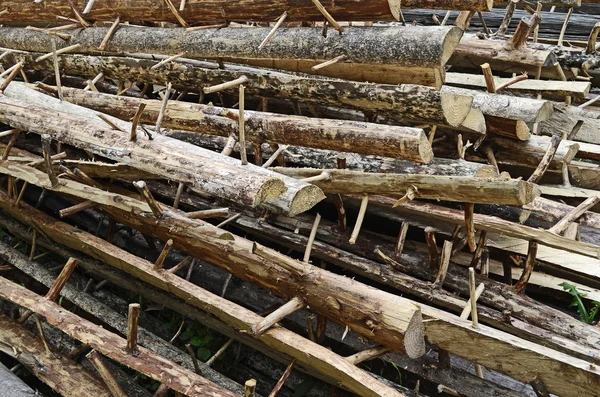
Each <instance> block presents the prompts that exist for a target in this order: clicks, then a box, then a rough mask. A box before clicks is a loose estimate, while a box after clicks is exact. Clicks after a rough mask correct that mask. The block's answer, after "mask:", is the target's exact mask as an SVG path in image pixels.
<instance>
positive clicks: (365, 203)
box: [348, 194, 369, 244]
mask: <svg viewBox="0 0 600 397" xmlns="http://www.w3.org/2000/svg"><path fill="white" fill-rule="evenodd" d="M368 205H369V195H368V194H365V195H364V196H363V198H362V201H361V202H360V209H359V210H358V216H357V218H356V223H355V224H354V230H352V234H351V235H350V240H349V241H348V242H349V243H350V244H356V240H357V239H358V234H359V233H360V228H361V227H362V223H363V220H364V219H365V214H366V212H367V206H368Z"/></svg>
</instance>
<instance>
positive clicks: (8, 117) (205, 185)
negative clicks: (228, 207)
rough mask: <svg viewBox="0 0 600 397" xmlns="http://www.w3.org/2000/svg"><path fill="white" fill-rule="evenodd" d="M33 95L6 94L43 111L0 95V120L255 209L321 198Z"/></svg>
mask: <svg viewBox="0 0 600 397" xmlns="http://www.w3.org/2000/svg"><path fill="white" fill-rule="evenodd" d="M32 92H33V93H32ZM34 93H35V91H34V90H31V89H23V88H21V89H20V90H15V91H14V92H12V93H11V94H9V95H15V96H19V95H25V96H26V97H27V99H28V100H30V101H31V100H33V98H38V99H39V100H41V101H43V103H44V105H45V107H40V106H37V105H32V104H29V103H24V102H21V101H19V100H15V99H9V98H7V97H4V96H3V97H0V102H3V103H4V104H5V105H6V106H2V109H1V111H0V119H2V120H3V122H5V123H7V124H15V125H17V124H19V125H22V127H23V129H24V130H26V131H29V132H38V133H42V134H45V133H50V134H52V135H53V137H54V138H55V139H57V140H59V141H61V142H65V143H68V144H71V145H73V146H76V147H79V148H81V149H86V150H90V151H92V152H95V153H98V154H101V155H103V156H106V157H108V158H110V159H112V160H116V161H120V162H123V163H126V164H129V165H131V166H132V167H135V168H138V169H142V170H144V171H146V172H151V173H155V174H157V175H161V176H163V177H164V178H166V179H170V180H178V181H179V182H184V183H186V184H189V185H191V187H192V189H194V190H196V191H201V192H204V193H209V194H213V195H215V196H217V197H223V198H228V199H230V200H234V201H239V202H241V203H245V204H246V205H249V206H253V207H254V206H257V205H259V204H261V203H264V202H268V201H270V200H273V199H275V198H277V197H278V196H280V195H282V194H285V201H280V202H278V203H279V205H278V207H281V209H282V210H283V211H284V212H289V213H291V214H297V213H300V212H303V211H306V210H307V209H309V208H311V207H312V206H313V205H314V204H316V203H317V202H319V201H321V200H322V199H323V197H324V196H323V193H322V192H321V191H320V190H319V189H318V188H316V187H315V186H312V185H309V184H306V183H302V182H300V183H299V182H298V181H295V180H293V179H291V178H290V179H288V180H285V179H282V178H280V177H279V178H278V177H277V175H276V174H274V173H272V172H270V171H268V170H265V169H263V168H261V167H257V166H254V165H246V166H241V165H240V164H239V162H238V161H237V160H235V159H231V158H228V157H226V156H221V155H218V154H216V153H214V152H210V151H207V150H203V149H200V148H198V147H196V146H193V145H189V144H185V143H183V142H179V141H175V140H173V139H171V138H167V137H164V136H162V135H157V134H155V136H154V138H153V140H151V141H150V140H148V141H138V142H131V141H130V140H129V136H128V135H129V134H124V133H122V132H120V131H115V130H113V129H111V128H106V127H104V126H102V125H101V124H98V121H95V120H94V121H90V119H89V118H85V116H86V115H89V114H90V113H91V114H92V115H93V114H94V113H95V112H93V111H91V110H87V109H85V108H81V107H79V106H76V105H71V104H68V103H65V102H60V101H58V100H56V99H54V98H50V97H47V96H44V95H43V94H40V95H42V96H41V97H40V96H39V95H38V96H36V95H34ZM7 94H8V93H7ZM38 94H39V93H38ZM49 107H53V108H54V109H58V110H59V111H68V112H69V113H62V114H61V113H57V112H56V111H54V112H52V111H49V109H48V108H49ZM27 109H29V110H27ZM77 114H79V115H77ZM92 117H93V116H92ZM67 120H68V121H67ZM123 125H124V126H125V127H126V128H125V130H126V131H128V130H130V128H127V127H129V123H123ZM112 148H119V150H113V149H112ZM165 150H168V154H166V153H165V154H164V155H163V156H161V157H163V158H162V159H161V160H159V161H158V159H157V157H156V155H157V154H158V153H161V152H164V151H165ZM152 159H154V161H153V160H152ZM200 170H201V172H200Z"/></svg>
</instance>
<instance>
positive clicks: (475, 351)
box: [0, 193, 598, 396]
mask: <svg viewBox="0 0 600 397" xmlns="http://www.w3.org/2000/svg"><path fill="white" fill-rule="evenodd" d="M0 196H3V197H2V200H0V205H1V206H2V207H3V209H5V210H6V211H9V212H10V213H11V215H13V216H15V217H17V218H20V219H27V218H29V219H34V218H32V217H31V213H29V214H28V215H29V216H28V217H27V215H25V216H23V214H22V212H23V210H25V209H27V212H30V211H31V210H32V209H31V208H26V206H23V208H21V212H16V211H11V210H10V205H6V204H5V203H6V201H5V196H4V195H3V194H2V193H0ZM32 211H33V212H34V213H36V214H37V216H36V217H35V219H36V223H37V225H38V226H40V227H42V226H43V227H44V228H56V227H58V226H60V228H61V229H63V230H67V229H69V227H68V226H67V225H64V224H61V222H56V221H55V220H54V219H52V218H50V219H48V220H49V221H50V222H42V218H43V217H45V216H44V215H42V214H40V213H39V212H38V211H35V210H32ZM113 215H114V213H113ZM123 215H125V216H127V215H126V214H123ZM120 220H121V219H120ZM123 220H125V219H123ZM138 221H143V220H142V219H140V218H138ZM65 228H66V229H65ZM160 228H161V227H160V223H159V227H158V228H156V229H155V230H154V231H153V232H154V233H156V232H157V231H158V232H159V233H158V234H160V233H161V232H160V230H158V229H160ZM197 229H198V228H196V230H197ZM207 229H212V228H211V227H208V226H207ZM48 230H49V229H48ZM206 231H208V230H206ZM77 234H78V236H79V238H75V239H74V240H71V242H69V241H68V239H65V238H64V237H65V236H64V235H63V236H62V239H61V241H62V242H63V243H67V244H74V245H76V246H77V249H82V248H84V249H85V247H82V245H81V240H80V238H81V237H83V235H82V232H81V231H79V232H78V233H77ZM203 234H205V235H206V233H203ZM52 237H57V236H56V233H55V234H54V235H53V236H52ZM207 237H208V235H207ZM86 240H87V241H88V242H89V241H91V240H94V239H93V238H91V240H90V239H86ZM240 240H242V239H239V238H238V239H237V240H236V241H238V242H239V241H240ZM203 241H206V240H205V239H202V238H200V239H196V238H190V239H189V240H187V242H186V251H188V252H189V253H191V251H195V249H193V247H194V246H198V244H204V243H203ZM98 243H100V242H98ZM102 243H103V244H105V243H104V241H102ZM88 252H90V251H88ZM91 252H93V249H92V250H91ZM102 252H103V253H102V255H103V258H104V259H105V260H109V258H108V257H109V256H111V255H112V254H113V253H114V248H113V249H112V250H109V251H108V252H105V250H102ZM223 252H224V251H223V250H220V251H219V253H218V255H217V256H214V257H213V255H212V254H210V253H208V252H205V254H208V255H205V257H206V258H208V259H209V260H210V261H211V262H214V263H220V261H221V259H220V258H222V257H223ZM246 252H247V250H241V251H239V254H242V253H246ZM98 254H99V253H96V254H94V256H97V255H98ZM239 254H234V253H231V254H230V255H229V256H230V257H231V256H232V255H236V256H237V255H239ZM246 255H247V254H246ZM279 257H280V258H281V260H282V261H285V263H286V265H287V266H292V262H293V261H290V259H289V258H288V259H284V258H286V257H285V256H283V255H280V256H279ZM131 261H136V262H137V261H138V260H137V258H135V259H134V258H129V260H127V261H122V259H119V263H121V265H119V266H122V267H123V266H124V267H128V268H129V269H130V265H131V264H132V262H131ZM233 263H236V262H232V261H228V266H231V265H232V264H233ZM237 263H240V264H242V266H244V265H246V266H247V265H248V261H245V262H237ZM293 263H296V262H293ZM235 267H237V265H236V266H235ZM264 267H265V264H261V266H260V268H261V269H264ZM142 269H143V270H144V272H151V271H152V270H149V269H150V267H149V266H148V265H145V266H144V267H143V268H142ZM142 269H140V270H142ZM269 269H271V270H275V269H276V267H275V266H273V267H269ZM230 270H234V269H233V268H230ZM248 270H250V268H249V267H246V272H248ZM315 271H316V272H319V269H313V272H315ZM246 274H248V273H246ZM137 275H138V276H140V275H141V274H140V273H138V274H137ZM156 276H157V275H154V277H152V281H153V282H154V283H157V284H162V283H164V281H158V280H156ZM166 276H167V275H163V277H166ZM264 276H267V277H269V276H268V275H267V274H264V273H263V277H264ZM148 281H150V280H148ZM257 281H259V280H257ZM264 281H265V279H264V278H262V279H261V280H260V281H259V282H264ZM182 284H183V283H181V281H179V282H178V285H179V286H181V285H182ZM328 284H329V283H328ZM162 285H163V286H164V284H162ZM281 287H282V286H281V283H279V284H277V283H273V285H272V286H271V289H274V288H281ZM169 288H170V289H171V291H172V292H174V293H179V290H178V289H177V287H175V286H173V285H170V286H169ZM304 291H306V290H304ZM353 292H354V293H356V289H354V291H353ZM378 292H379V293H382V292H381V291H378ZM382 294H384V295H389V294H386V293H382ZM307 295H309V294H307ZM307 295H305V296H307ZM191 298H192V299H191V300H190V302H193V301H195V299H197V298H195V297H191ZM388 299H389V300H388ZM394 299H396V296H393V298H392V296H391V295H389V296H388V297H387V298H386V302H391V301H393V300H394ZM316 303H318V302H316ZM363 303H364V300H363ZM423 307H424V308H425V307H426V306H423ZM311 308H313V309H315V308H316V307H315V306H312V304H311ZM398 308H399V306H398V305H395V310H396V311H397V310H398ZM427 311H428V313H429V314H430V315H431V321H430V322H428V323H426V330H427V331H428V332H430V333H431V336H432V338H431V339H433V340H435V342H436V344H439V345H440V346H441V347H442V348H444V349H446V350H448V351H455V350H456V351H459V352H460V355H462V356H464V357H469V358H471V357H473V356H475V358H473V359H474V360H476V361H477V362H478V363H479V364H482V365H484V366H486V367H488V368H493V369H495V368H499V366H501V368H502V371H505V372H508V373H510V374H511V375H512V376H515V377H517V378H521V379H523V378H529V377H531V376H532V375H534V374H535V375H540V376H541V377H542V378H544V381H545V382H546V384H547V385H548V387H549V388H551V390H552V391H553V392H555V393H562V394H564V395H565V396H575V395H578V393H581V392H584V393H589V392H592V390H595V389H594V388H595V387H596V386H595V385H596V383H597V382H598V379H597V376H598V374H596V373H595V370H591V369H589V365H588V364H586V363H584V362H582V361H581V360H577V359H574V358H572V357H568V356H566V355H564V354H561V353H557V352H555V351H552V350H549V349H546V348H542V347H540V346H538V345H535V344H532V343H529V342H525V341H523V340H520V339H518V338H515V337H509V336H507V335H506V334H504V333H502V332H500V331H497V330H493V329H490V328H488V327H485V326H481V327H480V328H479V329H472V328H471V327H470V325H467V324H465V323H464V321H459V320H458V319H456V318H455V317H454V316H452V315H449V314H447V313H444V312H441V311H439V310H436V309H433V308H429V307H427ZM222 314H223V313H222ZM379 325H383V324H381V323H379ZM270 332H272V331H269V332H267V333H265V334H264V335H269V333H270ZM442 333H443V334H445V335H446V337H445V338H441V334H442ZM451 334H457V335H458V336H459V337H460V338H458V339H454V338H450V339H449V338H448V335H451ZM377 335H378V333H377V332H375V337H377ZM380 336H381V335H380ZM371 338H373V335H371ZM509 340H510V341H509ZM486 342H490V343H493V344H494V346H496V348H497V349H499V350H500V351H502V352H503V354H501V355H494V356H493V357H488V356H481V355H480V354H479V353H480V349H481V346H484V345H485V344H486ZM514 354H517V355H519V356H520V357H527V359H526V360H525V359H524V360H521V361H515V360H513V359H512V358H511V359H510V364H509V362H502V363H499V361H498V360H500V361H502V359H501V358H503V357H512V356H513V355H514ZM504 361H505V360H504ZM532 362H533V363H535V365H533V366H532V364H531V363H532ZM559 368H561V370H560V371H559V370H558V369H559ZM557 373H558V374H564V375H565V376H567V377H568V378H569V379H573V377H576V376H580V377H582V378H583V379H585V382H578V383H569V384H566V383H565V381H563V380H562V379H558V378H557ZM575 386H577V387H575ZM592 393H593V392H592Z"/></svg>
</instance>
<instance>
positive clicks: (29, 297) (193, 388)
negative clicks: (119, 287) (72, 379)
mask: <svg viewBox="0 0 600 397" xmlns="http://www.w3.org/2000/svg"><path fill="white" fill-rule="evenodd" d="M0 296H3V297H4V299H7V300H10V301H11V302H13V303H15V304H17V305H19V306H22V307H25V308H27V309H28V310H31V311H33V312H35V313H37V314H39V315H41V316H43V317H45V318H46V321H47V322H48V324H50V325H53V326H55V327H57V328H59V329H60V330H62V331H63V332H65V333H66V334H67V335H69V336H70V337H72V338H74V339H77V340H79V341H81V342H82V343H85V344H87V345H89V346H90V347H92V348H93V349H95V350H97V351H98V352H101V353H102V354H103V355H105V356H107V357H109V358H111V359H113V360H115V361H117V362H119V363H122V364H124V365H127V366H128V367H130V368H132V369H134V370H136V371H138V372H140V373H142V374H144V375H146V376H148V377H150V378H152V379H154V380H157V381H159V382H161V383H165V382H167V383H168V385H169V388H170V389H172V390H175V391H178V392H180V393H184V394H186V395H189V396H215V397H216V396H228V397H233V396H235V395H236V394H234V393H232V392H230V391H229V390H226V389H223V388H222V387H219V386H217V385H215V384H214V383H212V382H209V381H207V380H206V379H205V378H203V377H201V376H200V375H196V374H195V373H194V372H192V371H189V370H186V369H183V368H181V367H180V366H179V365H177V364H175V363H173V362H170V361H168V360H166V359H164V358H162V357H160V356H158V355H156V354H154V353H152V352H150V351H149V350H148V349H145V348H143V347H140V348H138V351H137V354H136V355H131V354H127V353H126V351H125V349H126V345H127V341H126V340H125V339H124V338H121V337H119V336H117V335H115V334H113V333H111V332H110V331H107V330H105V329H104V328H102V327H100V326H98V325H95V324H94V323H92V322H90V321H88V320H85V319H83V318H81V317H79V316H77V315H76V314H73V313H71V312H69V311H66V310H64V309H63V308H62V307H61V306H59V305H58V304H56V303H54V302H50V301H48V300H47V299H44V298H43V297H41V296H39V295H37V294H35V293H34V292H31V291H29V290H27V289H26V288H24V287H21V286H19V285H17V284H14V283H12V282H10V281H8V280H7V279H5V278H0Z"/></svg>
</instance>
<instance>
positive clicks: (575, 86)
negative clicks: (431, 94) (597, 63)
mask: <svg viewBox="0 0 600 397" xmlns="http://www.w3.org/2000/svg"><path fill="white" fill-rule="evenodd" d="M510 80H511V79H509V78H502V77H497V76H494V81H495V83H496V86H499V85H501V84H503V83H506V82H507V81H510ZM446 84H447V85H450V86H455V87H461V88H467V89H484V88H486V84H485V79H484V78H483V76H481V75H476V74H468V73H446ZM591 87H592V84H591V83H590V82H587V81H552V82H551V83H550V82H548V81H544V80H534V79H528V80H524V81H519V82H518V83H515V84H512V85H510V86H509V87H508V88H506V89H505V90H506V91H508V92H512V93H515V94H519V95H534V96H535V95H537V94H541V95H542V96H543V97H547V98H551V99H554V100H562V99H564V97H565V96H567V95H570V96H572V97H574V98H582V99H583V98H587V96H588V94H589V92H590V89H591Z"/></svg>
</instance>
